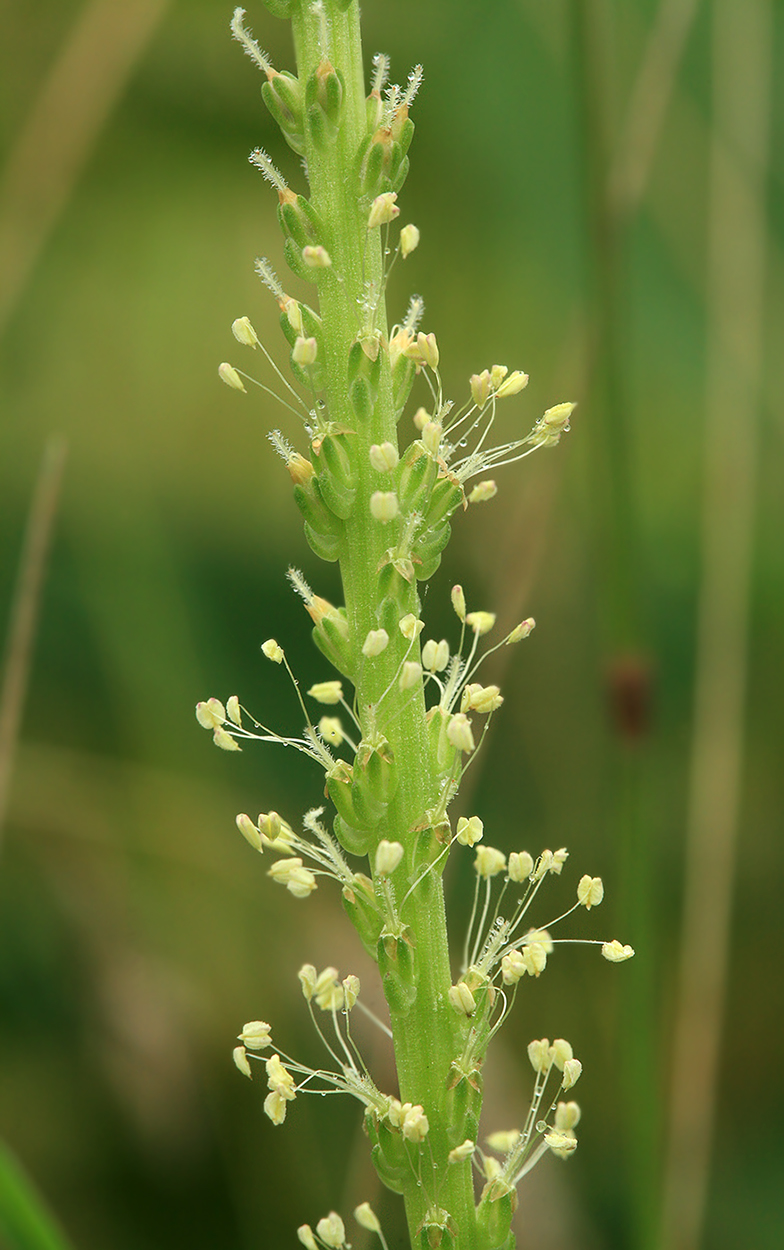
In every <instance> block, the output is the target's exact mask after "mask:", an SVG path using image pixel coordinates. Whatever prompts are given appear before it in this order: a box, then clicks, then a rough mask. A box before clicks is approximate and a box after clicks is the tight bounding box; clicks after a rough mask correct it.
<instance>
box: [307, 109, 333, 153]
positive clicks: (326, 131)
mask: <svg viewBox="0 0 784 1250" xmlns="http://www.w3.org/2000/svg"><path fill="white" fill-rule="evenodd" d="M306 116H307V120H308V130H309V131H310V137H311V139H312V140H313V146H314V147H316V148H318V150H319V152H325V151H326V150H327V148H330V147H332V145H333V143H334V142H335V139H336V138H337V134H338V130H337V126H335V125H333V123H332V122H331V121H330V120H329V118H328V117H326V116H325V114H324V110H323V109H321V108H320V107H319V106H318V104H311V106H310V108H309V109H308V111H307V114H306Z"/></svg>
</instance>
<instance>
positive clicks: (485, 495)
mask: <svg viewBox="0 0 784 1250" xmlns="http://www.w3.org/2000/svg"><path fill="white" fill-rule="evenodd" d="M497 494H498V487H497V485H496V483H495V482H493V481H491V480H489V479H488V481H486V482H477V484H476V486H475V487H474V488H473V490H472V491H471V492H470V494H469V496H468V502H469V503H486V502H487V500H488V499H494V498H495V496H496V495H497Z"/></svg>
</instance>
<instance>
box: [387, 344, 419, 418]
mask: <svg viewBox="0 0 784 1250" xmlns="http://www.w3.org/2000/svg"><path fill="white" fill-rule="evenodd" d="M415 377H416V365H415V364H414V362H413V360H409V358H408V356H402V355H401V356H398V358H397V360H396V361H395V364H394V368H393V369H392V402H393V404H394V406H395V412H396V413H397V414H398V419H400V416H401V414H402V412H403V409H404V408H405V406H406V402H407V400H408V397H409V395H410V394H411V387H412V386H413V385H414V378H415Z"/></svg>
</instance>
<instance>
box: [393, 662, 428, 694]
mask: <svg viewBox="0 0 784 1250" xmlns="http://www.w3.org/2000/svg"><path fill="white" fill-rule="evenodd" d="M421 680H422V665H421V664H417V663H416V661H415V660H406V661H405V663H404V664H403V667H402V668H401V670H400V680H399V681H398V683H397V684H398V686H399V688H400V689H401V690H413V688H414V686H416V685H417V683H418V682H420V681H421Z"/></svg>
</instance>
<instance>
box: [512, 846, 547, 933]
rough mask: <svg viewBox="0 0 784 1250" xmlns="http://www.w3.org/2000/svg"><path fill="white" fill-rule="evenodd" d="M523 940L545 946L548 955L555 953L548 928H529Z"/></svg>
mask: <svg viewBox="0 0 784 1250" xmlns="http://www.w3.org/2000/svg"><path fill="white" fill-rule="evenodd" d="M510 858H511V856H510ZM523 942H524V943H528V944H529V945H533V944H534V943H535V942H536V943H538V945H539V946H541V947H542V948H543V950H544V952H545V954H546V955H552V953H553V939H552V938H551V937H550V934H549V933H548V932H547V930H546V929H529V930H528V932H527V933H526V935H525V937H524V938H523Z"/></svg>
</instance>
